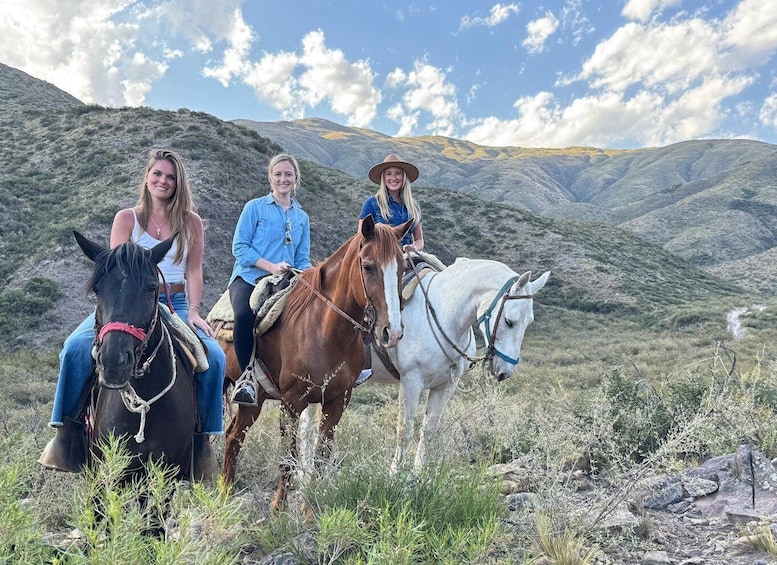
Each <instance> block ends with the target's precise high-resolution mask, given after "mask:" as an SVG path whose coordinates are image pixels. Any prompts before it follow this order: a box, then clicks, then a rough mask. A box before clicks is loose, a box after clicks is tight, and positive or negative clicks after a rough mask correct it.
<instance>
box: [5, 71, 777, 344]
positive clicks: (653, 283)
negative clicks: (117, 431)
mask: <svg viewBox="0 0 777 565" xmlns="http://www.w3.org/2000/svg"><path fill="white" fill-rule="evenodd" d="M155 147H169V148H172V149H175V150H177V151H179V152H180V153H181V154H182V155H183V157H184V160H185V162H186V164H187V168H188V170H189V173H190V177H191V181H192V187H193V191H194V195H195V201H196V203H197V206H198V210H199V212H200V214H201V215H202V216H203V218H204V219H205V221H206V225H207V231H206V238H207V241H206V253H205V263H204V270H205V293H204V298H203V301H204V305H205V307H206V308H207V307H208V306H210V305H212V304H213V303H214V302H215V300H216V299H217V298H218V296H219V295H220V294H221V292H223V291H224V290H225V285H226V282H227V280H228V278H229V273H230V271H231V267H232V262H233V258H232V255H231V251H230V249H231V241H232V232H233V230H234V226H235V223H236V221H237V218H238V216H239V214H240V210H241V209H242V206H243V204H244V203H245V202H246V201H247V200H249V199H250V198H253V197H256V196H259V195H261V194H264V193H266V191H267V190H268V186H269V185H268V182H267V173H266V168H267V163H268V162H269V159H270V158H271V157H272V156H273V155H274V154H276V153H278V152H281V151H283V150H286V151H289V152H291V153H293V154H295V155H296V156H297V157H299V158H300V159H301V160H302V173H303V175H302V176H303V179H302V180H303V183H302V188H301V190H300V192H299V195H298V197H299V200H300V202H301V204H302V206H303V207H304V208H305V209H306V210H307V211H308V213H309V215H310V218H311V231H312V255H313V258H314V259H316V260H321V259H324V258H325V257H327V256H328V255H329V254H331V253H332V251H334V250H335V249H336V248H337V246H338V245H339V244H341V243H342V242H344V241H345V240H346V239H347V238H348V237H349V236H350V235H352V234H353V233H354V232H355V228H356V223H357V218H358V214H359V210H360V208H361V203H362V202H363V201H364V199H365V198H366V197H367V196H368V195H370V194H371V193H373V192H374V191H375V185H373V184H372V183H370V182H369V181H367V180H366V171H367V170H368V169H369V167H370V166H371V165H372V164H374V163H376V162H379V161H381V160H382V159H383V157H384V156H385V155H386V154H388V153H398V154H400V155H401V156H402V157H403V158H405V159H408V160H411V161H413V162H414V163H416V164H417V165H418V166H419V168H420V170H421V177H420V178H419V180H418V181H417V183H415V185H414V188H417V190H415V191H414V194H416V196H417V198H418V200H419V203H420V205H421V207H422V210H423V213H424V230H425V236H426V240H427V248H428V250H429V251H431V252H433V253H435V254H437V255H438V256H439V257H440V258H441V259H442V260H443V261H444V262H451V261H453V260H454V259H455V257H457V256H470V257H487V258H492V259H496V260H500V261H503V262H505V263H507V264H508V265H510V266H511V267H512V268H513V269H515V270H516V271H518V272H523V271H525V270H532V271H534V272H536V273H539V272H542V271H545V270H550V271H552V276H551V279H550V282H549V283H548V285H547V287H546V289H547V290H545V291H544V294H543V301H542V304H539V303H538V304H537V305H536V306H535V309H536V310H537V311H538V312H541V311H542V309H543V308H553V307H559V308H565V309H568V310H570V311H575V310H581V311H589V312H601V313H607V314H611V315H622V316H635V315H642V316H644V315H649V316H651V317H652V318H651V319H653V320H660V319H662V318H663V319H668V318H669V317H671V318H672V319H674V320H677V319H678V318H677V316H676V313H677V311H678V309H679V310H681V309H682V308H683V307H684V306H685V305H688V304H694V303H699V302H706V301H717V302H720V301H725V300H729V299H731V300H738V299H739V298H737V297H742V296H745V293H746V292H750V291H769V292H770V291H773V290H775V288H777V273H775V272H772V265H773V264H774V261H771V260H770V258H771V255H772V252H773V248H774V240H775V234H774V233H773V231H772V230H771V229H770V226H771V224H773V220H774V219H775V212H774V202H773V201H774V200H775V198H777V195H776V193H775V188H774V187H775V184H776V183H775V175H777V173H775V172H774V168H775V167H774V166H775V164H777V163H775V150H777V148H775V147H774V146H771V145H768V144H764V143H758V142H753V141H748V140H712V141H694V142H687V143H682V144H677V145H673V146H669V147H665V148H657V149H642V150H630V151H613V150H598V149H595V148H570V149H568V150H545V149H521V148H488V147H480V146H476V145H473V144H471V143H468V142H465V141H460V140H455V139H446V138H438V137H435V138H417V139H415V138H413V139H397V138H391V137H387V136H384V135H382V134H379V133H376V132H371V131H369V130H361V129H355V128H347V127H344V126H339V125H337V124H333V123H331V122H326V121H323V120H313V119H311V120H298V121H294V122H277V123H271V124H268V123H262V122H248V121H243V120H238V121H236V122H235V123H232V122H225V121H222V120H219V119H218V118H216V117H214V116H211V115H208V114H205V113H202V112H194V111H190V110H188V109H185V108H182V109H179V110H178V111H175V112H172V111H163V110H154V109H151V108H105V107H101V106H94V105H85V104H83V103H81V102H80V101H78V100H76V99H75V98H73V97H72V96H69V95H67V94H66V93H64V92H62V91H61V90H59V89H57V88H56V87H54V86H53V85H51V84H48V83H45V82H43V81H40V80H38V79H35V78H33V77H30V76H29V75H26V74H25V73H23V72H21V71H18V70H16V69H13V68H11V67H8V66H5V65H1V64H0V281H2V282H1V283H0V284H1V285H2V288H0V317H3V318H4V319H5V320H9V319H10V320H11V321H12V323H10V326H8V327H9V328H10V329H9V330H8V331H6V332H5V333H4V335H3V336H2V338H0V346H10V347H15V348H18V347H22V346H27V345H28V344H29V343H30V342H32V343H33V344H35V345H37V346H40V347H46V346H48V347H52V346H54V347H56V346H58V345H59V343H61V339H62V338H63V337H64V336H65V335H67V333H68V332H69V331H70V330H71V329H72V327H74V325H75V324H76V323H77V322H78V321H80V320H81V319H82V318H83V316H84V315H85V314H86V313H87V312H88V311H89V309H90V308H91V307H92V301H91V299H90V298H89V297H87V296H85V293H84V292H83V284H84V283H85V281H86V278H87V276H88V273H89V268H90V265H89V263H88V262H87V260H86V259H85V258H84V257H82V255H81V252H80V251H79V250H78V248H77V246H76V244H75V241H74V239H73V237H72V230H73V229H77V230H79V231H82V232H83V233H85V234H86V235H87V236H89V237H92V238H94V239H97V240H98V241H102V242H105V243H107V241H108V236H109V232H110V225H111V221H112V218H113V215H114V214H115V212H116V211H117V210H118V209H120V208H122V207H126V206H130V205H132V204H134V203H135V201H136V200H137V195H138V189H139V182H140V176H141V174H142V168H143V166H144V164H145V161H146V157H147V154H148V151H149V150H150V149H151V148H155ZM31 280H34V281H41V280H43V281H45V282H46V285H44V288H46V289H48V288H56V289H57V290H58V292H59V293H60V294H61V297H59V298H56V299H53V298H52V306H51V309H50V311H46V312H44V313H42V314H41V313H40V312H37V311H36V312H35V313H31V312H26V311H24V309H19V308H17V309H16V310H14V309H13V303H14V301H16V302H18V300H17V299H18V297H20V296H21V297H24V293H25V292H30V290H29V289H28V288H27V287H26V285H27V283H28V282H29V281H31ZM14 293H16V294H14ZM19 293H22V294H19ZM52 296H53V294H52ZM9 297H12V298H13V299H14V300H11V299H10V298H9ZM30 303H34V301H31V302H30ZM25 304H27V303H26V302H25ZM669 313H671V315H670V314H669Z"/></svg>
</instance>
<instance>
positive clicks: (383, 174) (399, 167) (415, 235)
mask: <svg viewBox="0 0 777 565" xmlns="http://www.w3.org/2000/svg"><path fill="white" fill-rule="evenodd" d="M367 176H368V177H369V178H370V180H371V181H372V182H374V183H375V184H377V185H380V188H379V189H378V192H376V193H375V195H374V196H370V197H369V198H368V199H367V200H365V202H364V205H363V206H362V211H361V214H359V228H360V229H361V222H362V220H363V219H364V218H366V217H367V216H369V215H370V214H372V217H373V218H375V221H376V222H378V223H381V224H390V225H392V226H398V225H400V224H403V223H405V222H406V221H408V220H409V219H410V218H412V219H413V229H411V230H410V231H409V232H408V233H407V234H406V235H405V237H404V238H403V239H402V246H403V248H404V249H406V250H407V249H413V250H416V251H420V250H422V249H423V248H424V232H423V229H422V228H421V209H420V208H419V207H418V204H416V201H415V200H414V199H413V192H412V190H411V189H410V183H412V182H414V181H415V180H416V179H417V178H418V168H417V167H416V166H415V165H413V164H411V163H408V162H407V161H403V160H402V159H401V158H400V157H399V156H398V155H395V154H393V153H392V154H391V155H388V156H387V157H386V158H385V159H383V162H382V163H378V164H377V165H375V166H374V167H372V168H371V169H370V172H369V173H368V174H367Z"/></svg>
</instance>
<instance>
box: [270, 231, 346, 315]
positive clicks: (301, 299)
mask: <svg viewBox="0 0 777 565" xmlns="http://www.w3.org/2000/svg"><path fill="white" fill-rule="evenodd" d="M357 237H358V238H361V235H360V234H355V235H352V236H351V237H350V238H349V239H348V240H347V241H346V242H345V243H343V244H342V245H341V246H340V247H339V248H338V249H337V250H336V251H335V252H334V253H332V255H330V256H329V257H327V258H326V259H324V260H323V261H321V262H320V263H318V264H317V265H314V266H313V267H311V268H310V269H307V270H305V271H302V272H301V273H300V274H299V275H297V276H299V277H302V278H304V279H305V282H307V283H310V286H311V287H313V289H315V290H316V291H317V292H321V288H322V287H323V286H324V274H325V270H326V267H327V266H328V265H329V264H330V263H332V262H333V261H337V259H338V258H340V260H342V257H343V256H345V254H346V251H347V250H348V249H349V247H350V246H351V244H352V243H353V241H354V240H355V239H356V238H357ZM315 299H316V294H315V292H313V290H311V289H310V288H309V287H308V285H306V284H305V283H302V284H296V285H294V288H293V289H291V291H290V292H289V295H288V296H287V297H286V306H285V307H284V309H283V316H284V318H285V319H286V320H287V321H288V322H289V323H290V324H292V325H293V324H296V323H297V322H298V321H299V317H300V316H301V315H302V312H304V311H305V310H306V309H307V308H308V306H309V305H310V304H311V303H312V302H313V301H314V300H315Z"/></svg>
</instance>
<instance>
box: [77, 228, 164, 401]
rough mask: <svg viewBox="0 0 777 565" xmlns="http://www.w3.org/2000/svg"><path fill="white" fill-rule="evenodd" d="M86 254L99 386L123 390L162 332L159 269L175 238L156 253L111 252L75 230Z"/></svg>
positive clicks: (131, 246) (123, 248)
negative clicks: (151, 341) (93, 306)
mask: <svg viewBox="0 0 777 565" xmlns="http://www.w3.org/2000/svg"><path fill="white" fill-rule="evenodd" d="M73 234H74V235H75V238H76V241H77V242H78V245H79V247H81V250H82V251H83V252H84V254H85V255H86V256H87V257H88V258H89V259H91V260H92V261H93V262H94V271H93V272H92V277H91V278H90V279H89V282H88V283H87V287H88V290H91V291H93V292H94V293H95V295H96V296H97V308H96V310H95V337H96V340H97V359H96V361H97V372H98V375H99V384H100V386H103V387H106V388H111V389H123V388H125V387H126V386H127V384H128V383H129V379H130V378H131V377H132V376H133V375H135V373H136V371H137V365H138V362H139V360H140V357H141V356H142V355H143V352H144V351H145V349H146V346H147V345H148V342H149V339H150V338H151V336H152V335H153V334H154V330H155V329H157V328H158V325H159V324H158V323H157V321H158V310H157V308H158V305H157V299H158V296H159V282H158V278H157V264H158V263H159V262H160V261H161V260H162V259H163V258H164V256H165V254H166V253H167V252H168V251H169V249H170V247H171V246H172V245H173V241H174V238H175V235H173V236H172V237H171V238H170V239H168V240H165V241H163V242H162V243H159V244H158V245H156V246H155V247H153V248H152V249H148V250H147V249H143V248H142V247H140V246H139V245H137V244H135V243H132V242H127V243H124V244H122V245H119V246H118V247H116V248H114V249H108V248H105V247H103V246H101V245H100V244H98V243H96V242H94V241H91V240H89V239H87V238H86V237H84V236H83V235H81V234H80V233H78V232H77V231H74V232H73Z"/></svg>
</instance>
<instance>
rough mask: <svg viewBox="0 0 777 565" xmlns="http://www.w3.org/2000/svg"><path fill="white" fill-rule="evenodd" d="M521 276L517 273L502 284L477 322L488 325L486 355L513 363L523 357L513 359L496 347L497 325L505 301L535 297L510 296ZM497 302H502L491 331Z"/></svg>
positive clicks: (528, 295) (518, 361)
mask: <svg viewBox="0 0 777 565" xmlns="http://www.w3.org/2000/svg"><path fill="white" fill-rule="evenodd" d="M519 278H520V275H515V276H514V277H510V278H509V279H507V282H505V283H504V284H503V285H502V288H501V289H499V292H497V293H496V296H494V299H493V300H492V301H491V304H490V305H489V307H488V308H487V309H486V311H485V312H483V313H482V314H481V315H480V316H478V319H477V323H478V325H480V324H484V325H485V327H486V342H487V343H488V351H487V353H486V357H493V356H494V355H496V356H497V357H499V358H500V359H503V360H504V361H507V362H508V363H510V364H511V365H517V364H518V363H520V362H521V358H520V357H517V358H515V359H513V358H512V357H510V356H508V355H505V354H504V353H502V352H501V351H499V350H498V349H497V348H496V326H497V324H498V323H499V317H500V316H501V315H502V308H503V307H504V303H505V301H506V300H510V299H518V298H534V295H532V294H523V295H517V296H509V295H508V294H507V292H508V290H509V289H510V287H511V286H513V284H515V281H517V280H518V279H519ZM497 304H500V308H499V312H497V315H496V318H495V319H494V331H493V333H492V332H491V315H492V313H493V311H494V308H495V307H496V305H497Z"/></svg>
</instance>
